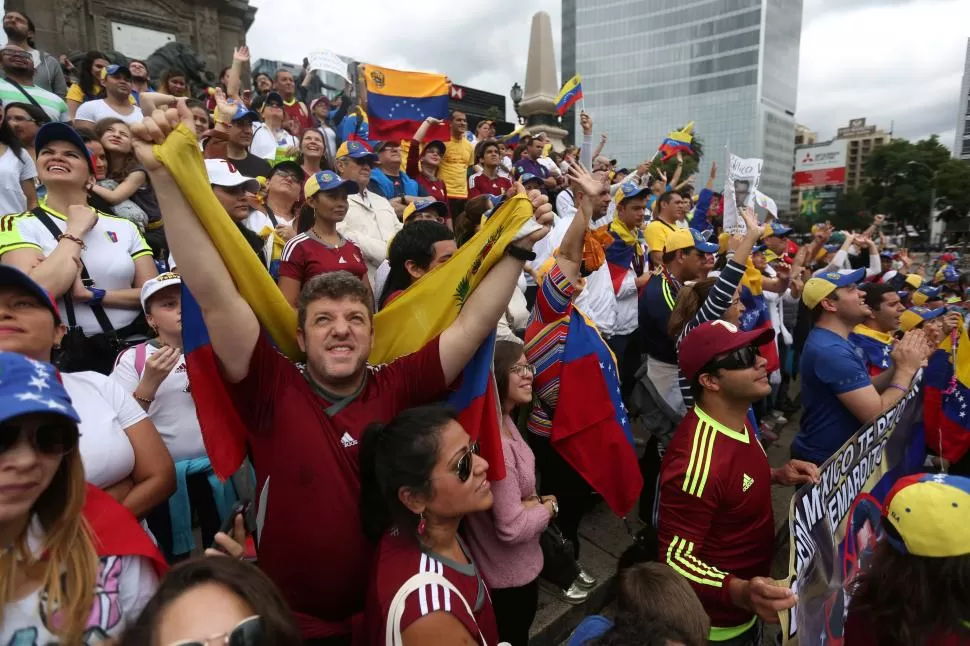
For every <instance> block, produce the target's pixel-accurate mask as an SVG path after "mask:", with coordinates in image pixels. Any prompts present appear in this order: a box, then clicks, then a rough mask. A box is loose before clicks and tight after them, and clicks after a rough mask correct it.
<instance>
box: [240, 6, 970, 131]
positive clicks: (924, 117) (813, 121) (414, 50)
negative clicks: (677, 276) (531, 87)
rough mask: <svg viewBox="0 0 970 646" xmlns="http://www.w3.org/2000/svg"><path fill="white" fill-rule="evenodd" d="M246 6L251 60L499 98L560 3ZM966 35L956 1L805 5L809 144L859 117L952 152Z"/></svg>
mask: <svg viewBox="0 0 970 646" xmlns="http://www.w3.org/2000/svg"><path fill="white" fill-rule="evenodd" d="M250 3H251V4H252V5H254V6H257V7H259V12H258V13H257V14H256V21H255V23H254V24H253V26H252V28H251V29H250V31H249V44H250V47H251V48H252V50H253V56H254V57H255V58H271V59H278V60H284V61H289V62H299V61H301V60H302V59H303V57H304V56H305V55H306V54H307V53H308V52H310V51H313V50H315V49H320V48H327V49H331V50H333V51H335V52H337V53H338V54H343V55H346V56H350V57H352V58H355V59H357V60H360V61H365V62H371V63H374V64H379V65H384V66H386V67H395V68H400V69H413V70H426V71H436V72H441V73H444V74H447V75H448V76H449V77H450V78H451V79H452V81H454V82H455V83H457V84H459V85H468V86H471V87H476V88H480V89H483V90H489V91H492V92H496V93H499V94H503V95H505V96H508V91H509V88H511V86H512V84H513V83H514V82H516V81H518V82H519V83H520V84H522V85H524V82H525V62H526V56H527V53H528V51H527V50H528V43H529V29H530V23H531V17H532V14H533V13H534V12H536V11H540V10H545V11H547V12H548V13H549V14H550V16H551V17H552V28H553V39H554V40H555V43H556V57H557V63H558V56H559V47H560V42H559V40H560V25H561V16H560V0H474V1H471V0H351V1H350V2H339V3H334V2H327V3H319V2H313V1H311V0H250ZM324 6H325V7H326V8H324ZM358 25H360V27H357V26H358ZM968 37H970V1H968V0H805V9H804V15H803V18H802V42H801V61H800V69H799V75H798V109H797V112H796V119H797V120H798V122H799V123H802V124H804V125H806V126H808V127H810V128H812V129H813V130H815V131H817V132H818V133H819V135H820V137H821V138H829V137H832V136H834V135H835V130H836V128H838V127H839V126H842V125H846V124H847V123H848V121H849V119H851V118H854V117H867V118H868V119H869V123H870V124H876V125H878V126H881V127H883V128H885V129H887V130H888V129H889V127H890V124H891V123H892V124H894V134H895V135H896V136H902V137H907V138H910V139H919V138H922V137H926V136H928V135H929V134H931V133H939V135H940V138H941V141H942V142H943V143H944V144H946V145H947V146H952V145H953V138H954V135H955V127H956V120H957V104H958V95H959V91H960V82H961V77H962V74H963V64H964V60H965V55H966V48H967V38H968ZM561 80H562V79H560V81H561ZM507 103H508V104H509V112H511V101H508V102H507ZM593 117H594V119H595V115H593ZM698 125H699V126H700V127H703V125H702V124H698Z"/></svg>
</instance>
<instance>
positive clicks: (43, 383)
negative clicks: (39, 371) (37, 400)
mask: <svg viewBox="0 0 970 646" xmlns="http://www.w3.org/2000/svg"><path fill="white" fill-rule="evenodd" d="M28 383H29V384H30V386H31V387H32V388H36V389H37V390H43V389H44V388H50V384H48V383H47V379H45V378H44V377H40V376H34V377H31V378H30V381H29V382H28Z"/></svg>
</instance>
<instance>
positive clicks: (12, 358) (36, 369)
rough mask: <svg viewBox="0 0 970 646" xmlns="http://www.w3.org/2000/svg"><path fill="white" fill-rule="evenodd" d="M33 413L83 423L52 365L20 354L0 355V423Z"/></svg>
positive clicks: (0, 353)
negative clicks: (58, 416)
mask: <svg viewBox="0 0 970 646" xmlns="http://www.w3.org/2000/svg"><path fill="white" fill-rule="evenodd" d="M31 413H45V414H49V415H60V416H62V417H66V418H68V419H70V420H71V421H72V422H76V423H78V422H80V421H81V418H80V417H79V416H78V414H77V412H76V411H75V410H74V406H73V405H72V404H71V398H70V396H69V395H68V394H67V391H66V390H65V389H64V386H63V385H62V384H61V380H60V377H59V376H58V374H57V369H55V368H54V366H53V365H51V364H49V363H46V362H44V361H34V360H33V359H30V358H28V357H25V356H24V355H22V354H19V353H17V352H0V422H5V421H7V420H8V419H11V418H14V417H18V416H20V415H29V414H31ZM14 439H16V437H15V438H14ZM75 439H77V438H75Z"/></svg>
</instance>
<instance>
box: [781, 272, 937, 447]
mask: <svg viewBox="0 0 970 646" xmlns="http://www.w3.org/2000/svg"><path fill="white" fill-rule="evenodd" d="M865 276H866V270H865V269H857V270H855V271H853V272H850V273H845V274H842V273H839V272H826V273H823V274H820V275H818V276H816V277H814V278H811V279H810V280H809V281H808V282H806V283H805V287H804V289H803V290H802V302H803V303H805V306H806V307H807V308H808V309H809V310H811V314H812V322H813V323H814V327H813V328H812V331H811V332H810V333H809V335H808V338H807V339H806V341H805V347H804V348H803V349H802V360H801V364H800V373H801V378H802V405H803V406H804V412H803V413H802V419H801V426H800V428H799V430H798V434H797V435H796V436H795V440H794V441H793V442H792V447H791V451H792V455H793V456H796V457H799V458H801V459H803V460H808V461H809V462H814V463H815V464H819V465H820V464H822V463H823V462H825V461H826V460H827V459H829V457H831V456H832V454H833V453H835V452H836V451H837V450H838V449H839V447H841V446H842V445H843V444H844V443H845V441H846V440H847V439H849V437H850V436H851V435H852V434H853V433H855V432H856V431H857V430H858V429H859V427H861V426H862V425H863V424H866V423H868V422H869V421H870V420H872V419H873V418H875V417H876V416H877V415H878V414H879V413H881V412H882V411H884V410H887V409H888V408H891V407H892V406H895V405H896V403H898V402H899V401H900V400H901V399H902V398H903V397H905V396H906V393H907V391H909V387H910V384H911V383H912V381H913V377H914V376H915V375H916V373H917V372H918V371H919V368H920V365H922V362H923V360H924V359H927V358H929V356H930V354H931V353H932V351H933V350H934V348H933V346H932V345H931V344H930V343H928V342H927V341H926V338H925V335H924V333H923V332H922V331H921V330H912V331H910V332H907V333H906V334H905V335H904V336H903V338H902V340H901V341H899V342H898V343H896V344H895V345H894V346H893V349H892V350H891V352H890V355H889V356H890V360H891V361H890V365H889V367H888V368H887V369H885V370H884V371H883V372H882V373H881V374H879V375H878V376H876V377H870V375H869V369H868V368H867V367H866V361H865V353H864V352H863V351H862V349H860V348H859V347H858V346H856V345H855V344H854V343H852V341H850V340H849V334H850V333H851V332H852V330H853V329H854V328H855V327H856V326H857V325H859V324H861V323H865V322H866V321H867V320H868V319H869V318H870V317H872V316H873V312H872V310H871V309H870V307H869V306H868V305H867V304H866V301H865V293H864V292H863V291H862V290H860V289H859V283H860V282H861V281H862V280H863V279H864V278H865Z"/></svg>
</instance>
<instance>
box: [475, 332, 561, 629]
mask: <svg viewBox="0 0 970 646" xmlns="http://www.w3.org/2000/svg"><path fill="white" fill-rule="evenodd" d="M535 370H536V369H535V366H533V365H532V364H530V363H528V362H527V361H526V359H525V353H524V352H523V351H522V344H521V343H516V342H514V341H498V342H497V343H496V344H495V385H496V387H497V389H498V392H499V396H500V397H501V400H502V414H503V416H502V454H503V456H504V457H505V478H504V479H502V480H498V481H496V482H493V483H492V496H493V497H494V498H495V503H494V504H493V505H492V509H491V510H490V511H485V512H481V513H477V514H470V515H469V516H468V519H467V521H466V527H467V531H468V543H469V545H470V546H471V549H472V554H473V555H474V556H475V562H476V563H478V564H479V567H480V568H481V570H482V574H483V575H484V577H485V582H486V583H487V584H488V590H489V592H490V593H491V596H492V605H493V606H494V607H495V621H496V623H497V624H498V634H499V638H500V639H501V640H502V641H504V642H508V643H510V644H511V645H512V646H526V645H527V644H528V643H529V628H530V626H532V620H533V619H535V614H536V609H537V608H538V603H539V572H540V571H541V570H542V563H543V560H542V548H541V547H539V536H540V535H541V534H542V532H543V531H545V529H546V527H548V526H549V521H550V520H552V519H553V518H555V517H556V512H557V511H558V510H559V504H558V503H557V502H556V497H555V496H543V497H540V496H538V495H537V494H536V459H535V455H533V453H532V449H530V448H529V445H528V444H527V443H526V441H525V440H524V439H522V435H521V434H520V433H519V430H518V429H517V428H516V427H515V422H513V421H512V412H513V411H514V410H515V409H516V408H518V407H520V406H528V405H529V404H531V403H532V379H533V377H534V376H535Z"/></svg>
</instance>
